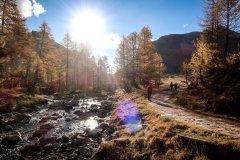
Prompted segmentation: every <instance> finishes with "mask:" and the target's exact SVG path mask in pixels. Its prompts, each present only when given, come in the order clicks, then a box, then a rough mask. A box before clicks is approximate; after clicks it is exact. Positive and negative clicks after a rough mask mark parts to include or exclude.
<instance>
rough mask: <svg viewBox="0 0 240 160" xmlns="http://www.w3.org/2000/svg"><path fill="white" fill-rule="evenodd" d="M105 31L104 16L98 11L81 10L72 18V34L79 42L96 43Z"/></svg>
mask: <svg viewBox="0 0 240 160" xmlns="http://www.w3.org/2000/svg"><path fill="white" fill-rule="evenodd" d="M104 33H105V24H104V18H103V17H102V16H101V14H100V13H99V12H97V11H94V10H90V9H85V10H81V11H79V12H77V13H76V14H75V15H74V16H73V18H72V20H71V23H70V34H71V36H72V38H73V39H74V40H76V41H77V42H80V43H89V44H95V43H98V41H99V40H100V39H101V36H103V35H104Z"/></svg>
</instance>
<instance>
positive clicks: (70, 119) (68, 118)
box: [65, 117, 73, 122]
mask: <svg viewBox="0 0 240 160" xmlns="http://www.w3.org/2000/svg"><path fill="white" fill-rule="evenodd" d="M72 120H73V119H72V118H71V117H66V118H65V121H67V122H70V121H72Z"/></svg>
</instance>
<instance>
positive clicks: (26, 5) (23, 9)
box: [17, 0, 33, 18]
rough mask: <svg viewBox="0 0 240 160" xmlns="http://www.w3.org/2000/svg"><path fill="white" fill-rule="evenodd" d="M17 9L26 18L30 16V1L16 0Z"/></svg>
mask: <svg viewBox="0 0 240 160" xmlns="http://www.w3.org/2000/svg"><path fill="white" fill-rule="evenodd" d="M17 6H18V10H19V11H20V14H21V15H22V16H23V17H25V18H27V17H31V16H32V9H33V8H32V2H31V1H30V0H17Z"/></svg>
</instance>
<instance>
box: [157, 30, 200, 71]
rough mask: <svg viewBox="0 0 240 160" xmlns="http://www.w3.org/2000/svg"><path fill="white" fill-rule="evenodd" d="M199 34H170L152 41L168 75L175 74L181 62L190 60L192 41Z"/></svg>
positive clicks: (192, 47) (192, 48)
mask: <svg viewBox="0 0 240 160" xmlns="http://www.w3.org/2000/svg"><path fill="white" fill-rule="evenodd" d="M200 33H201V32H190V33H186V34H170V35H166V36H162V37H160V38H159V39H158V40H156V41H154V45H155V47H156V49H157V52H158V53H160V54H161V56H162V58H163V60H164V63H165V65H166V66H167V72H168V73H176V72H179V71H180V69H181V65H182V62H183V61H184V60H185V59H186V58H190V56H191V54H192V52H193V50H194V46H193V44H194V41H196V40H197V38H199V36H200Z"/></svg>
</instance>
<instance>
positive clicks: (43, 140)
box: [38, 137, 56, 146]
mask: <svg viewBox="0 0 240 160" xmlns="http://www.w3.org/2000/svg"><path fill="white" fill-rule="evenodd" d="M55 141H56V137H41V138H40V139H39V140H38V143H39V144H40V145H41V146H46V145H47V144H52V143H54V142H55Z"/></svg>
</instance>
